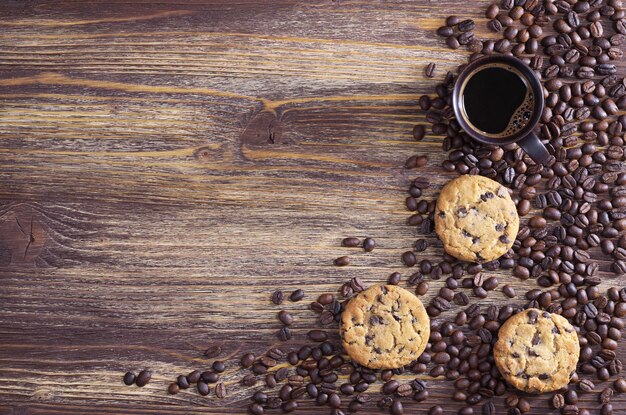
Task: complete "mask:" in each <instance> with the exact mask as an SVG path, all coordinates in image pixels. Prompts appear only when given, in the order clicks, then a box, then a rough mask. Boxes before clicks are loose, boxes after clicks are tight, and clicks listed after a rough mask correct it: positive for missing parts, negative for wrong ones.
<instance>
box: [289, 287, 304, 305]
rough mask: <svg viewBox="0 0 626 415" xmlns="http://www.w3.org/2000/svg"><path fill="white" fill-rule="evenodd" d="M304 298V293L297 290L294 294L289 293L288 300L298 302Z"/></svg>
mask: <svg viewBox="0 0 626 415" xmlns="http://www.w3.org/2000/svg"><path fill="white" fill-rule="evenodd" d="M303 298H304V291H303V290H301V289H297V290H295V291H294V292H292V293H291V295H290V296H289V299H290V300H291V301H294V302H296V301H300V300H302V299H303Z"/></svg>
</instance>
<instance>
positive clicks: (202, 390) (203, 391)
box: [196, 381, 211, 396]
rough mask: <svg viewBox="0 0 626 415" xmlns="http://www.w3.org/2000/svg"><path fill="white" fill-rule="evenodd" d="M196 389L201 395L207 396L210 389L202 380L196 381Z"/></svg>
mask: <svg viewBox="0 0 626 415" xmlns="http://www.w3.org/2000/svg"><path fill="white" fill-rule="evenodd" d="M196 389H197V390H198V393H199V394H200V395H201V396H207V395H208V394H209V392H210V391H211V389H210V388H209V385H207V384H206V383H204V382H203V381H199V382H197V383H196Z"/></svg>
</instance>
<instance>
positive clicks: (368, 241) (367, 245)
mask: <svg viewBox="0 0 626 415" xmlns="http://www.w3.org/2000/svg"><path fill="white" fill-rule="evenodd" d="M422 157H425V156H422ZM419 165H420V163H419V162H418V167H419ZM374 248H376V241H375V240H374V239H373V238H365V239H364V240H363V250H364V251H365V252H372V251H373V250H374Z"/></svg>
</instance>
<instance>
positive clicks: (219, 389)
mask: <svg viewBox="0 0 626 415" xmlns="http://www.w3.org/2000/svg"><path fill="white" fill-rule="evenodd" d="M215 396H217V397H218V398H220V399H222V398H225V397H226V386H225V385H224V384H223V383H218V384H217V385H216V386H215Z"/></svg>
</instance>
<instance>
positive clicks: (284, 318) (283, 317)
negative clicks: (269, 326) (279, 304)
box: [278, 310, 293, 326]
mask: <svg viewBox="0 0 626 415" xmlns="http://www.w3.org/2000/svg"><path fill="white" fill-rule="evenodd" d="M278 319H279V320H280V322H281V323H283V324H284V325H285V326H290V325H291V324H292V323H293V316H292V315H291V314H289V313H288V312H287V311H285V310H281V311H280V312H279V313H278Z"/></svg>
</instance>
